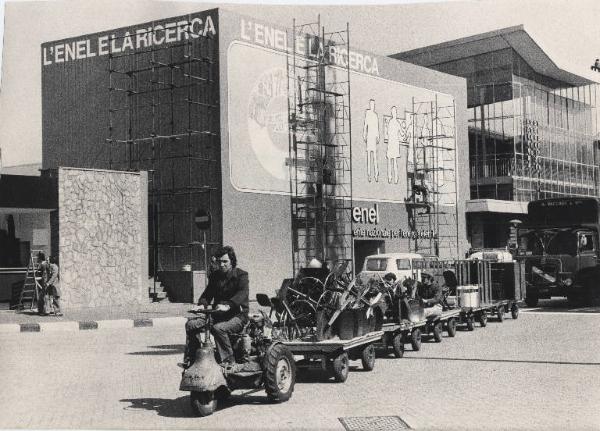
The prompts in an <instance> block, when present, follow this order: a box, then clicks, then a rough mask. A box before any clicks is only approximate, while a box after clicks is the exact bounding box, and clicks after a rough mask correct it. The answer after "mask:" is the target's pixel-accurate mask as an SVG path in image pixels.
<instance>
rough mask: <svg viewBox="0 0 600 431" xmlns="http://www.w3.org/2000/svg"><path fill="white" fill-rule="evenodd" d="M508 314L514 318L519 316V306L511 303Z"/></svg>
mask: <svg viewBox="0 0 600 431" xmlns="http://www.w3.org/2000/svg"><path fill="white" fill-rule="evenodd" d="M510 314H511V316H512V318H513V319H515V320H517V319H518V318H519V306H518V305H517V304H513V305H512V307H510Z"/></svg>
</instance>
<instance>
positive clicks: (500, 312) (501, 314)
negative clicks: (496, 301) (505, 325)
mask: <svg viewBox="0 0 600 431" xmlns="http://www.w3.org/2000/svg"><path fill="white" fill-rule="evenodd" d="M498 322H500V323H502V322H504V305H501V306H500V307H498Z"/></svg>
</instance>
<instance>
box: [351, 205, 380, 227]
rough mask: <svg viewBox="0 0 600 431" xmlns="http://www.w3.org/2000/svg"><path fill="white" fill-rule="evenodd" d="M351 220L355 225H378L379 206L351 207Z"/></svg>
mask: <svg viewBox="0 0 600 431" xmlns="http://www.w3.org/2000/svg"><path fill="white" fill-rule="evenodd" d="M352 220H354V222H355V223H370V224H378V223H379V206H378V205H377V204H375V205H374V206H373V208H363V207H352Z"/></svg>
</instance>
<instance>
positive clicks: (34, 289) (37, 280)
mask: <svg viewBox="0 0 600 431" xmlns="http://www.w3.org/2000/svg"><path fill="white" fill-rule="evenodd" d="M40 252H43V251H42V250H32V251H31V254H30V256H29V264H28V265H27V272H26V273H25V280H24V281H23V288H22V289H21V293H20V295H19V302H18V303H17V305H16V306H15V308H16V309H17V310H23V309H25V304H26V303H27V302H29V309H30V310H33V309H34V308H35V307H37V301H38V295H39V293H40V291H41V290H42V284H41V280H42V277H41V276H40V275H39V274H38V271H37V270H38V268H39V266H40V264H41V262H39V261H38V253H40Z"/></svg>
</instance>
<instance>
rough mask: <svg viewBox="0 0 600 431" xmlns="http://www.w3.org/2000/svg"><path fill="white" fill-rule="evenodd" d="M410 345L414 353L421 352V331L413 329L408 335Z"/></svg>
mask: <svg viewBox="0 0 600 431" xmlns="http://www.w3.org/2000/svg"><path fill="white" fill-rule="evenodd" d="M410 344H411V346H412V349H413V350H414V351H415V352H418V351H419V350H421V330H420V329H419V328H415V329H413V330H412V332H411V333H410Z"/></svg>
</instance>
